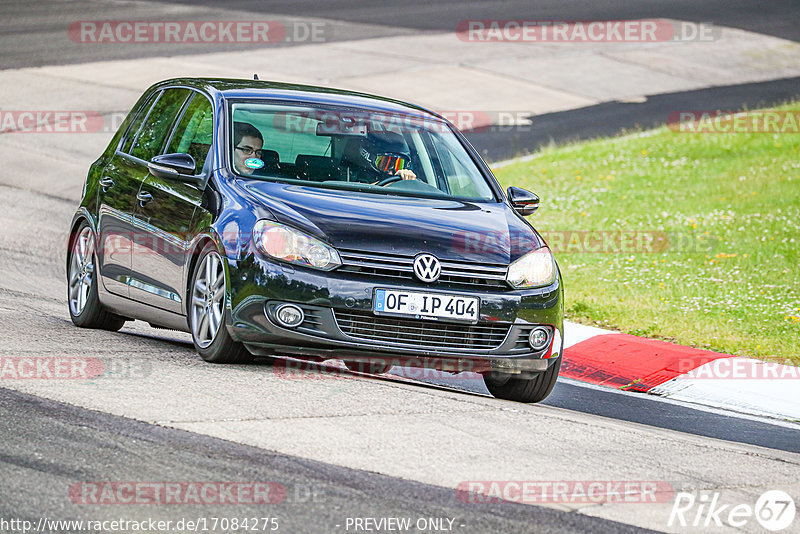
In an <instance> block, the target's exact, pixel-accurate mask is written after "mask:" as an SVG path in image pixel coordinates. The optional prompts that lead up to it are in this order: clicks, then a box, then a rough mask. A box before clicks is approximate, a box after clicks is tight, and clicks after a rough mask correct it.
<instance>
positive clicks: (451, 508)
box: [0, 0, 800, 533]
mask: <svg viewBox="0 0 800 534" xmlns="http://www.w3.org/2000/svg"><path fill="white" fill-rule="evenodd" d="M79 4H81V3H80V2H63V3H59V5H58V9H55V8H54V7H53V5H51V4H48V3H44V2H42V3H22V2H8V3H5V4H3V5H2V6H0V14H2V17H1V18H0V20H2V21H3V22H0V69H14V68H21V67H36V66H41V65H53V64H62V63H66V64H74V63H83V62H91V61H97V60H100V59H109V58H107V57H105V56H104V55H103V54H105V53H106V52H105V51H104V50H102V49H97V50H88V51H87V49H86V48H78V47H69V46H66V47H57V46H53V45H52V44H49V43H50V39H49V37H50V36H52V35H55V34H56V33H58V32H63V31H64V27H65V24H66V23H65V21H71V20H75V19H78V18H88V19H111V18H114V19H122V18H125V17H129V18H130V17H136V18H139V19H148V18H149V19H150V20H161V19H164V18H173V19H179V18H180V19H184V20H188V19H193V18H210V17H213V16H218V17H221V18H226V19H230V20H233V19H235V18H236V17H241V16H244V15H245V14H247V13H254V12H262V13H268V14H270V15H271V16H274V17H275V18H276V19H279V20H287V21H288V20H303V19H304V17H307V15H308V13H309V12H311V11H312V10H314V9H315V7H310V6H312V5H314V6H316V4H313V3H311V2H279V3H274V4H271V5H269V6H267V5H265V4H264V3H262V2H255V1H252V2H247V1H236V2H228V3H225V4H224V6H225V7H224V8H221V7H219V6H218V4H219V3H218V2H188V1H187V2H111V1H99V2H95V3H93V4H92V7H91V9H90V10H88V11H87V8H86V7H85V6H80V5H79ZM206 5H208V6H209V7H203V6H206ZM433 6H434V4H433V3H431V2H403V3H402V4H394V3H392V4H391V7H390V8H387V7H384V8H378V7H374V6H370V5H369V4H364V3H357V2H351V1H347V2H344V1H342V2H331V3H330V4H328V5H327V6H325V7H324V8H323V9H324V10H323V11H315V13H316V14H318V16H319V17H321V18H326V19H336V20H337V21H339V22H338V26H337V30H336V32H335V35H333V36H332V38H334V39H341V40H346V39H366V38H369V37H375V36H380V35H387V34H392V35H399V36H402V35H409V36H412V35H414V34H416V33H418V32H426V31H442V30H443V29H448V30H451V29H452V26H453V20H461V19H464V18H469V17H473V18H480V17H484V18H489V17H492V18H521V17H525V16H532V15H531V14H530V13H529V12H527V11H526V10H527V9H529V8H528V7H527V6H528V3H527V2H503V3H499V2H498V3H487V4H482V3H479V2H473V3H469V4H466V5H463V6H462V5H461V4H457V3H453V7H452V9H451V13H453V12H455V13H457V15H453V14H450V15H447V16H445V15H441V13H443V12H445V9H446V8H445V7H441V9H434V8H433ZM436 6H437V7H439V4H436ZM720 6H724V7H720ZM540 9H541V12H537V13H536V16H537V17H539V18H562V19H578V18H583V19H589V18H592V17H598V16H600V15H598V13H604V14H603V15H602V16H603V17H604V18H613V17H618V18H622V17H627V18H633V17H648V16H662V17H669V16H675V17H677V16H678V15H680V16H681V17H682V18H684V19H689V20H699V21H704V20H713V21H714V22H716V23H719V24H726V25H731V26H736V25H737V24H738V25H739V26H741V27H743V28H745V29H748V30H752V31H759V32H763V33H768V34H771V35H775V36H779V37H782V38H786V39H793V40H800V29H799V28H800V25H797V24H796V21H797V5H796V4H795V3H792V2H788V1H787V2H775V3H773V4H772V5H771V7H770V8H769V9H766V8H764V4H763V3H760V2H756V1H744V0H739V1H737V2H735V3H723V2H713V3H696V2H668V1H660V2H649V3H647V4H646V5H645V4H642V5H640V6H639V7H636V6H628V5H625V4H624V3H619V2H614V1H604V2H598V3H592V9H593V10H596V11H594V12H591V11H590V12H586V11H581V9H580V8H579V6H577V4H574V3H565V2H544V3H542V4H541V6H540ZM387 10H388V11H387ZM87 12H88V13H89V14H88V15H87ZM743 14H744V15H743ZM389 15H393V16H394V17H395V18H394V19H393V20H394V21H395V22H394V23H393V24H392V25H386V24H385V18H386V17H388V16H389ZM748 15H749V16H748ZM281 17H283V18H281ZM792 19H794V21H792ZM159 46H160V45H153V46H151V47H150V48H147V49H146V50H145V49H143V48H141V47H136V46H131V47H128V48H119V49H117V50H115V52H114V54H119V56H118V57H114V58H112V59H125V58H126V57H142V56H149V55H152V56H154V57H155V56H159V55H163V54H165V53H166V50H165V49H161V48H159ZM202 46H205V45H202ZM286 46H291V44H290V43H289V44H286ZM240 48H241V46H240ZM222 49H228V50H230V49H231V48H224V47H222V48H220V47H214V46H213V45H209V48H208V49H205V50H204V49H202V48H197V47H193V48H191V50H188V49H187V50H185V51H181V50H178V51H176V50H174V49H171V50H170V51H169V52H170V53H174V54H182V53H186V54H189V53H197V52H202V51H209V50H222ZM232 49H233V50H236V49H237V48H235V47H234V48H232ZM57 90H59V89H58V88H57V87H54V88H53V91H57ZM109 90H112V89H109ZM798 93H800V88H799V86H798V80H797V79H790V80H777V81H772V82H764V83H763V84H746V85H744V84H743V85H742V86H732V87H720V88H712V89H708V90H706V92H705V93H703V92H702V91H701V92H697V93H696V94H688V93H682V94H674V95H664V96H663V97H659V98H660V99H659V98H655V99H652V98H651V99H649V100H648V103H647V104H624V103H614V104H601V105H598V106H593V107H591V108H589V109H581V110H576V111H569V112H563V113H558V114H552V115H542V116H539V117H537V122H535V123H534V128H533V130H532V131H528V132H526V133H525V134H524V135H517V137H513V138H512V137H509V135H514V134H504V135H506V136H505V137H473V141H474V142H475V144H476V146H478V148H480V149H482V150H485V151H486V153H487V154H491V155H492V159H502V158H504V157H507V156H509V155H510V153H509V152H508V151H507V147H508V146H509V143H514V150H513V151H512V152H513V153H517V152H520V151H530V150H533V149H534V148H536V147H537V146H539V145H541V144H545V143H547V142H549V141H550V140H551V139H554V140H557V141H559V140H569V139H578V138H587V137H592V136H596V135H603V134H609V133H615V132H616V131H619V129H620V128H629V127H634V126H637V125H638V126H649V125H651V124H652V123H653V121H654V120H655V118H657V117H663V116H664V110H669V109H676V108H680V107H681V105H685V104H683V102H692V103H696V102H700V104H699V105H695V107H696V108H703V107H704V104H703V102H706V104H705V105H706V106H708V105H709V104H708V103H709V102H717V103H718V105H720V106H723V107H741V106H742V105H744V104H749V105H755V104H757V103H771V102H778V101H781V100H783V99H786V98H789V97H791V96H794V95H797V94H798ZM85 98H86V99H90V98H92V95H85ZM670 99H671V100H670ZM721 99H722V100H721ZM720 102H721V103H720ZM0 104H2V103H1V102H0ZM621 110H622V111H621ZM603 117H605V118H609V120H605V119H603V120H600V119H599V118H603ZM611 117H613V118H614V120H616V122H614V121H612V120H610V118H611ZM593 125H594V126H593ZM12 135H13V134H11V135H0V148H2V149H4V150H5V149H6V148H8V149H9V150H13V151H14V152H13V153H14V154H22V153H23V151H25V150H28V151H31V152H33V153H36V150H37V148H38V147H40V146H43V147H46V149H47V150H49V151H50V152H48V153H49V154H50V155H51V156H52V157H49V158H44V157H41V158H39V159H38V160H36V161H31V162H27V161H26V162H23V163H24V165H21V166H20V168H24V169H25V173H24V174H14V175H12V173H8V172H3V173H0V199H2V210H0V227H1V228H2V229H3V231H2V232H0V273H2V276H0V325H2V328H0V356H2V357H23V356H24V357H35V358H48V357H66V358H76V357H82V358H87V357H88V358H94V359H96V361H97V362H99V364H100V365H102V366H103V368H104V369H105V370H106V372H104V373H103V374H102V375H100V376H98V377H96V378H92V379H88V380H14V379H0V531H9V532H11V531H12V530H11V529H7V530H3V528H2V525H3V523H2V522H1V521H2V520H10V519H20V520H23V519H24V520H28V521H32V522H33V523H34V524H36V523H37V522H39V521H40V519H41V518H45V517H46V518H48V519H58V520H67V519H83V520H106V519H108V520H111V519H118V518H127V519H135V520H144V519H162V520H177V519H180V518H192V519H193V520H194V519H197V518H212V517H218V518H219V517H226V518H234V517H247V516H257V517H265V516H269V517H277V518H278V519H279V526H280V528H279V530H278V531H279V532H309V533H315V532H355V531H362V532H363V531H367V530H368V529H366V528H360V529H359V528H356V527H355V526H354V524H353V523H352V520H353V518H387V517H408V518H412V519H413V521H417V520H418V519H420V518H423V519H424V518H448V519H452V520H453V521H452V523H448V522H444V523H442V525H443V526H444V525H451V530H452V531H455V532H464V533H473V532H492V533H501V532H502V533H504V532H638V531H642V529H651V530H654V531H670V532H698V531H701V530H702V529H701V530H698V529H694V530H692V529H691V528H681V527H679V526H676V525H668V519H669V517H670V512H671V509H672V505H673V493H677V492H695V493H698V492H700V493H704V494H706V495H711V494H713V493H719V495H720V497H719V498H720V501H721V502H724V503H726V504H730V505H734V504H739V503H745V504H748V505H750V506H752V505H753V504H754V503H755V502H756V501H757V499H758V498H759V496H760V495H761V494H763V493H764V492H765V491H767V490H771V489H776V488H780V489H783V490H785V491H788V492H790V493H792V494H793V495H795V496H800V482H799V481H800V454H798V453H800V431H799V430H800V427H798V426H797V425H796V424H791V423H783V422H777V421H770V420H766V419H760V418H756V417H749V416H741V415H738V414H733V413H727V412H724V411H712V410H700V409H697V408H694V407H692V406H690V405H686V404H679V403H675V402H669V401H664V400H661V399H656V398H650V397H647V396H644V395H639V394H633V393H624V392H617V391H614V390H609V389H602V388H598V387H590V386H586V385H582V384H580V383H576V382H573V381H569V380H564V381H561V382H559V384H558V385H557V386H556V389H555V390H554V392H553V394H552V395H551V396H550V397H549V398H548V400H547V401H546V402H545V403H543V404H541V405H522V404H515V403H511V402H507V401H499V400H496V399H493V398H491V397H490V396H489V395H488V394H487V393H486V391H485V389H483V388H482V386H480V385H476V384H475V383H474V381H470V380H462V381H459V380H458V378H457V377H456V378H449V379H444V380H441V379H437V380H425V379H423V380H408V379H405V378H401V377H398V376H391V375H390V376H382V377H370V376H366V375H360V374H357V373H350V372H347V371H344V370H342V369H341V368H340V367H339V366H338V365H337V364H336V363H334V362H331V363H329V364H325V365H320V366H310V368H309V371H308V372H306V373H301V374H298V375H296V376H288V375H287V374H286V373H285V372H281V370H282V369H283V368H284V367H283V365H282V364H281V363H276V362H274V361H272V360H268V359H259V360H257V361H256V362H255V363H253V364H250V365H235V366H218V365H211V364H207V363H205V362H203V361H202V360H201V359H200V358H199V356H197V355H196V354H195V353H194V351H193V350H192V346H191V342H190V338H189V336H188V335H184V334H181V333H176V332H171V331H166V330H159V329H154V328H151V327H149V326H148V325H146V324H143V323H138V322H137V323H128V324H126V326H125V327H124V328H123V329H122V330H121V331H120V332H118V333H109V332H103V331H89V330H82V329H78V328H76V327H74V326H73V325H72V323H71V321H70V319H69V314H68V311H67V304H66V299H65V292H66V284H65V273H64V264H65V248H66V237H67V232H68V224H69V221H70V219H71V217H72V214H73V212H74V210H75V207H76V206H77V202H78V198H79V196H80V189H81V182H80V180H75V179H74V178H73V177H72V176H73V175H72V174H70V173H64V172H62V169H63V168H64V167H65V166H66V167H69V168H74V167H75V166H82V167H83V168H88V165H89V164H90V163H91V162H92V161H93V158H94V157H96V155H97V153H99V151H97V150H95V148H94V147H92V148H87V144H86V143H84V144H80V143H77V142H76V146H75V149H74V151H73V153H72V154H69V155H68V154H67V152H68V149H67V148H65V147H69V143H71V140H69V139H59V140H58V141H57V142H54V144H48V143H51V141H50V140H49V139H48V138H47V137H48V136H44V135H41V136H37V135H26V136H22V135H17V136H16V137H14V138H12V139H8V138H9V137H12ZM91 150H95V153H92V152H91ZM65 176H69V177H68V178H65ZM104 481H105V482H115V483H120V482H129V483H136V482H139V483H146V482H151V483H152V482H179V483H193V482H202V481H229V482H236V483H251V482H274V483H277V484H278V485H280V486H281V487H283V488H285V490H286V494H285V499H284V500H283V501H282V502H280V503H275V504H268V505H263V504H261V505H256V504H234V505H229V504H225V505H221V504H208V503H206V504H175V505H167V506H156V505H152V504H133V505H131V504H125V503H122V502H116V503H115V504H105V505H97V504H87V503H83V502H79V499H76V497H75V495H74V493H71V488H74V487H75V485H76V484H78V485H80V484H83V485H86V484H94V483H99V482H104ZM467 481H548V482H564V481H583V482H589V481H629V482H637V481H638V482H641V481H655V482H658V483H660V484H662V485H666V486H667V487H669V488H670V490H669V491H667V492H666V493H663V494H659V498H658V499H656V502H650V503H644V504H643V503H631V502H608V503H596V502H543V503H542V502H536V503H526V504H514V503H497V502H494V503H475V502H464V500H462V499H460V497H461V496H462V495H461V494H460V493H459V492H457V491H456V488H458V487H459V484H461V483H463V482H467ZM687 517H690V516H689V515H687ZM693 517H694V516H693V514H692V515H691V518H693ZM348 521H351V522H350V523H348ZM797 524H798V523H797V520H796V522H795V527H796V525H797ZM348 525H349V526H348ZM362 526H363V523H362ZM187 530H188V529H187ZM234 530H235V529H233V528H228V529H217V531H234ZM240 530H241V531H245V529H240ZM265 530H266V529H262V530H258V531H265ZM443 530H444V528H440V529H438V531H443ZM54 531H55V530H54ZM58 531H76V532H77V531H78V530H68V529H61V530H58ZM175 531H177V530H175ZM249 531H251V530H249ZM373 531H382V532H389V531H391V530H390V529H384V530H377V529H376V530H373ZM395 531H397V530H395ZM411 531H416V532H419V531H429V532H433V531H437V529H435V528H428V529H426V530H413V529H412V530H411ZM711 531H713V532H734V531H736V532H742V531H744V532H763V529H761V528H760V527H759V525H758V523H757V522H756V521H755V519H752V520H751V521H750V522H749V523H748V524H747V525H746V526H744V527H741V528H734V527H730V526H726V527H720V528H716V529H713V530H711ZM788 531H789V530H787V532H788Z"/></svg>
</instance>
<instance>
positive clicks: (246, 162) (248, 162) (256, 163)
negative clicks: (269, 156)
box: [244, 158, 264, 169]
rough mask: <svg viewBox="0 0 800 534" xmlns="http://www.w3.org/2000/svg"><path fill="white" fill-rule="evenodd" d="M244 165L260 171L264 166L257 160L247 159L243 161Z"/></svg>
mask: <svg viewBox="0 0 800 534" xmlns="http://www.w3.org/2000/svg"><path fill="white" fill-rule="evenodd" d="M244 165H245V167H247V168H249V169H260V168H261V167H263V166H264V162H263V161H262V160H260V159H258V158H247V159H246V160H244Z"/></svg>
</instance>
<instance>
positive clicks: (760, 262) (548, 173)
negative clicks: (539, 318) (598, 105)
mask: <svg viewBox="0 0 800 534" xmlns="http://www.w3.org/2000/svg"><path fill="white" fill-rule="evenodd" d="M797 108H798V106H797V104H794V105H790V106H784V107H782V108H778V109H793V110H796V109H797ZM495 174H496V175H497V177H498V179H499V180H500V181H501V183H503V184H505V185H506V186H508V185H516V186H519V187H524V188H526V189H530V190H532V191H534V192H536V193H537V194H539V196H540V197H541V199H542V204H541V207H540V208H539V211H538V212H537V213H536V214H535V215H533V216H532V217H529V220H530V221H531V222H532V223H533V224H534V226H536V228H537V229H538V230H539V231H540V232H542V234H543V235H544V237H545V239H548V241H549V242H550V243H551V245H552V246H553V248H554V249H555V253H556V257H557V260H558V262H559V265H560V267H561V271H562V273H563V276H564V286H565V291H566V303H565V309H566V311H567V318H568V319H570V320H573V321H576V322H580V323H585V324H594V325H599V326H603V327H610V328H617V329H620V330H622V331H623V332H628V333H631V334H636V335H642V336H647V337H651V338H658V339H666V340H669V341H674V342H676V343H680V344H684V345H691V346H695V347H699V348H705V349H709V350H714V351H720V352H727V353H731V354H737V355H741V356H748V357H755V358H760V359H766V360H778V361H787V360H788V361H791V362H792V363H794V364H796V365H797V364H800V265H799V264H800V252H799V251H800V135H798V134H772V133H735V134H686V133H676V132H673V131H670V130H669V129H667V128H666V127H664V128H660V129H656V130H652V131H647V132H641V133H636V134H629V135H625V136H622V137H617V138H611V139H599V140H594V141H589V142H585V143H580V144H575V145H570V146H563V147H551V148H547V149H545V150H543V151H541V152H540V153H538V154H536V155H535V156H534V157H533V158H532V159H527V160H525V161H518V162H515V163H512V164H510V165H507V166H504V167H501V168H499V169H497V170H496V171H495ZM586 231H595V232H601V233H600V234H594V236H593V237H592V238H591V240H590V241H589V245H593V246H597V245H598V244H599V245H600V246H599V248H600V250H599V252H588V251H586V247H584V246H583V245H582V244H581V242H582V241H584V240H585V238H586V236H587V233H586ZM624 232H635V233H632V234H625V235H631V236H635V237H636V238H647V237H648V236H650V237H655V238H664V239H666V241H660V242H658V243H657V244H656V245H655V246H653V244H650V246H651V249H652V250H651V251H647V248H637V246H638V245H637V241H635V240H631V241H630V242H628V243H626V244H625V246H624V247H623V248H624V250H622V251H617V249H616V248H614V247H612V245H613V244H616V245H617V247H619V246H620V242H619V241H614V240H615V239H616V238H617V237H619V236H620V235H623V234H622V233H624ZM595 237H599V238H605V239H606V244H605V245H603V244H602V241H598V240H595ZM646 246H648V244H647V243H644V244H643V245H641V247H646Z"/></svg>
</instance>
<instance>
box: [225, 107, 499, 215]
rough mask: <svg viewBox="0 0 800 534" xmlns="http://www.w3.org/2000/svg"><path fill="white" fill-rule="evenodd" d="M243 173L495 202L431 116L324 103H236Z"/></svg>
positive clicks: (237, 163) (236, 153)
mask: <svg viewBox="0 0 800 534" xmlns="http://www.w3.org/2000/svg"><path fill="white" fill-rule="evenodd" d="M229 126H230V128H231V140H232V145H231V147H230V158H231V160H230V161H231V163H232V167H233V169H232V170H233V171H234V172H235V173H236V174H238V175H239V176H244V177H247V178H252V179H258V180H269V181H282V182H289V183H301V184H303V185H312V186H318V187H327V188H339V189H352V190H358V191H364V192H372V193H379V194H399V195H409V196H417V197H435V198H457V199H469V200H494V194H493V193H492V189H491V187H490V186H489V184H488V183H487V180H486V178H484V176H483V175H482V174H481V172H480V170H479V169H478V167H477V166H476V164H475V162H474V161H473V160H472V158H471V157H470V155H469V154H468V153H467V150H466V149H465V148H464V146H463V145H462V144H461V142H460V141H459V139H458V138H457V137H456V135H455V133H454V132H453V131H452V130H451V128H450V126H448V125H447V123H445V122H444V121H440V120H438V119H435V118H431V117H423V116H414V115H406V114H395V113H389V112H368V111H359V110H343V109H333V108H321V107H305V106H294V105H279V104H272V103H253V102H237V103H233V104H232V113H231V123H230V125H229Z"/></svg>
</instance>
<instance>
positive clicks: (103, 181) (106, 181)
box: [100, 176, 114, 193]
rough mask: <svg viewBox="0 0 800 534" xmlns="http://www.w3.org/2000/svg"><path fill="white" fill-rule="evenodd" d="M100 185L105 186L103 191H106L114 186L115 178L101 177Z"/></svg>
mask: <svg viewBox="0 0 800 534" xmlns="http://www.w3.org/2000/svg"><path fill="white" fill-rule="evenodd" d="M100 187H102V188H103V192H104V193H105V192H106V191H108V190H109V189H111V188H112V187H114V180H112V179H111V178H109V177H108V176H103V177H102V178H101V179H100Z"/></svg>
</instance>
